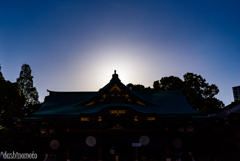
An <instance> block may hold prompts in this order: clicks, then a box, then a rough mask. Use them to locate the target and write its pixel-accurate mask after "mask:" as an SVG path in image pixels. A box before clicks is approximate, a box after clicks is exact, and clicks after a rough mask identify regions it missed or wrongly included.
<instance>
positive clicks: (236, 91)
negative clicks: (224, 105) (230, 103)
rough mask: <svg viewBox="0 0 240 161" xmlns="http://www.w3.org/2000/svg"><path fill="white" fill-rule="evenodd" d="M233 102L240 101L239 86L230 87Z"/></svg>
mask: <svg viewBox="0 0 240 161" xmlns="http://www.w3.org/2000/svg"><path fill="white" fill-rule="evenodd" d="M232 89H233V97H234V100H236V99H240V86H236V87H232Z"/></svg>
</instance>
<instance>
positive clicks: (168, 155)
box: [166, 149, 171, 161]
mask: <svg viewBox="0 0 240 161" xmlns="http://www.w3.org/2000/svg"><path fill="white" fill-rule="evenodd" d="M166 161H171V155H170V149H166Z"/></svg>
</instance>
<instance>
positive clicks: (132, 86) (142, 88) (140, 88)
mask: <svg viewBox="0 0 240 161" xmlns="http://www.w3.org/2000/svg"><path fill="white" fill-rule="evenodd" d="M127 87H128V88H130V89H131V90H133V91H151V90H153V89H152V88H151V87H147V88H145V86H144V85H141V84H132V83H129V84H127Z"/></svg>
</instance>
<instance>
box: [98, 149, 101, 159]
mask: <svg viewBox="0 0 240 161" xmlns="http://www.w3.org/2000/svg"><path fill="white" fill-rule="evenodd" d="M98 161H102V147H99V148H98Z"/></svg>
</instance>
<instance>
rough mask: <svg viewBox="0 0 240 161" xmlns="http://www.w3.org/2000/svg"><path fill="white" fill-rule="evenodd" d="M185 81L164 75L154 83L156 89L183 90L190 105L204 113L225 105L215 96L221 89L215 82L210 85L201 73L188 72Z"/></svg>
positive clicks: (209, 112)
mask: <svg viewBox="0 0 240 161" xmlns="http://www.w3.org/2000/svg"><path fill="white" fill-rule="evenodd" d="M183 78H184V81H182V80H181V79H180V78H178V77H175V76H170V77H163V78H161V79H160V81H155V82H154V83H153V87H154V90H157V91H158V90H164V91H171V90H182V93H183V94H184V95H186V97H187V100H188V103H189V105H190V106H191V107H192V108H193V109H195V110H197V111H199V112H200V113H201V114H203V115H208V114H211V113H213V112H215V111H217V110H219V109H221V108H223V107H224V104H223V102H222V101H220V100H218V99H217V98H215V97H214V96H215V95H217V94H218V92H219V89H218V87H217V86H216V85H215V84H211V85H209V84H208V83H206V80H205V79H204V78H202V76H201V75H197V74H193V73H186V74H185V75H184V76H183Z"/></svg>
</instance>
